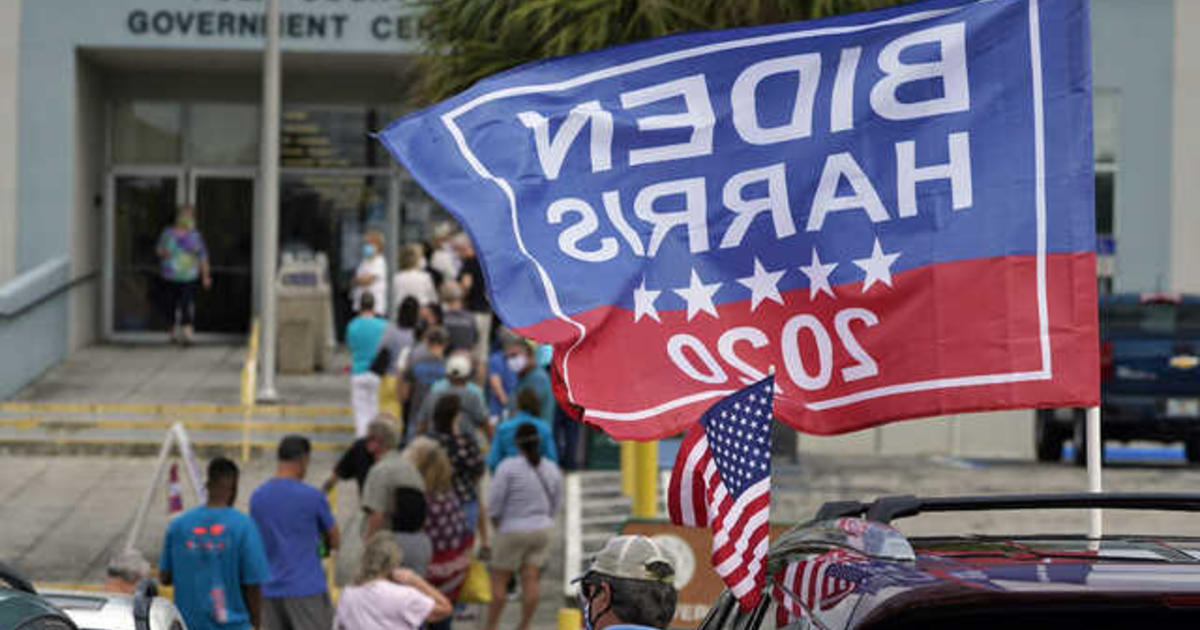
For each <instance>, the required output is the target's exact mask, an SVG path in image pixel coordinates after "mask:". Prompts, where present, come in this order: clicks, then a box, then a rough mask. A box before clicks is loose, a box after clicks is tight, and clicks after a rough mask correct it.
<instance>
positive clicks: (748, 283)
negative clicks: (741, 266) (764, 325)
mask: <svg viewBox="0 0 1200 630" xmlns="http://www.w3.org/2000/svg"><path fill="white" fill-rule="evenodd" d="M784 273H785V272H784V271H783V270H780V271H767V270H766V268H764V267H763V265H762V262H760V261H759V260H758V257H755V258H754V275H753V276H750V277H749V278H738V283H739V284H741V285H742V286H744V287H746V288H747V289H750V312H751V313H753V312H754V311H755V309H757V308H758V305H759V304H761V303H762V301H763V300H771V301H772V302H775V303H776V304H783V296H781V295H779V280H780V279H782V278H783V274H784Z"/></svg>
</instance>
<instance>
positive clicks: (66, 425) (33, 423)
mask: <svg viewBox="0 0 1200 630" xmlns="http://www.w3.org/2000/svg"><path fill="white" fill-rule="evenodd" d="M175 422H182V423H183V426H184V428H186V429H188V430H196V431H241V430H242V429H243V428H244V425H243V423H241V422H237V421H233V420H226V421H222V420H198V419H186V420H180V419H172V420H139V419H134V418H104V419H101V420H80V421H73V420H56V419H47V418H0V427H12V428H16V429H35V428H44V429H58V430H63V431H82V430H85V429H161V430H164V431H165V430H167V429H169V428H171V425H172V424H174V423H175ZM250 430H251V431H253V432H282V431H286V432H291V433H353V432H354V425H353V424H352V423H350V422H347V423H346V424H335V423H331V422H330V423H325V422H286V421H285V422H275V421H271V422H264V421H261V420H255V421H251V422H250Z"/></svg>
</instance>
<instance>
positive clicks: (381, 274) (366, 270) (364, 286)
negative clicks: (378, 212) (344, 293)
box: [350, 230, 388, 317]
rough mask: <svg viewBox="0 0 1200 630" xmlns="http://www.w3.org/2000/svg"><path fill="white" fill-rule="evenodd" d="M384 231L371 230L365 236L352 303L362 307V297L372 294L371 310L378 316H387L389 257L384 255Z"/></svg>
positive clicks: (352, 292) (352, 291)
mask: <svg viewBox="0 0 1200 630" xmlns="http://www.w3.org/2000/svg"><path fill="white" fill-rule="evenodd" d="M383 244H384V241H383V232H380V231H379V230H370V231H368V232H367V234H366V236H364V237H363V252H362V253H363V259H362V262H360V263H358V269H356V270H355V271H354V288H353V289H352V290H351V291H350V303H351V304H357V305H358V306H359V309H360V310H361V308H362V297H363V296H364V295H367V294H370V295H371V297H372V298H373V299H372V302H371V310H372V312H374V313H375V315H376V316H378V317H386V316H387V278H388V272H387V259H386V258H384V256H383Z"/></svg>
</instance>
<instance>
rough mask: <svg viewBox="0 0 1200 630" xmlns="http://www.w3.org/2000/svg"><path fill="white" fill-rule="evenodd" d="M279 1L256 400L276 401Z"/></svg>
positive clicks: (267, 143)
mask: <svg viewBox="0 0 1200 630" xmlns="http://www.w3.org/2000/svg"><path fill="white" fill-rule="evenodd" d="M279 92H280V59H279V0H267V42H266V47H265V50H264V52H263V94H262V141H261V142H262V145H261V147H260V149H261V151H260V159H261V167H260V168H261V173H262V181H261V182H260V186H261V189H260V190H261V196H260V200H261V203H262V223H261V228H262V259H261V260H262V276H261V278H262V282H261V292H260V296H261V299H262V303H261V307H260V308H259V313H260V314H261V317H262V331H263V337H262V363H261V365H262V388H261V389H260V390H259V400H262V401H266V402H272V401H275V400H278V398H279V394H278V392H276V391H275V345H276V339H275V337H276V332H277V330H276V322H275V266H276V263H277V259H278V258H279V109H280V104H279V100H280V95H279Z"/></svg>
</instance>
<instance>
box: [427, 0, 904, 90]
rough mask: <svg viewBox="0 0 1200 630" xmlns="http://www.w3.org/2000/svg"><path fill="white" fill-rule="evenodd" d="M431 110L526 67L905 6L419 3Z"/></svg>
mask: <svg viewBox="0 0 1200 630" xmlns="http://www.w3.org/2000/svg"><path fill="white" fill-rule="evenodd" d="M420 1H421V4H422V5H423V6H424V7H425V15H424V17H423V20H422V24H423V29H424V30H423V35H424V42H425V52H424V53H423V54H422V55H421V58H420V62H419V64H418V65H419V67H420V70H421V72H420V76H421V79H420V83H419V87H418V90H417V92H416V94H415V96H416V100H417V101H418V102H419V103H421V104H429V103H433V102H436V101H439V100H442V99H444V98H446V97H448V96H451V95H454V94H457V93H458V92H461V91H462V90H464V89H466V88H467V87H469V86H470V85H471V84H473V83H475V82H476V81H478V80H479V79H481V78H483V77H486V76H489V75H492V74H495V73H497V72H500V71H502V70H506V69H508V68H511V67H513V66H517V65H520V64H523V63H527V62H530V61H536V60H539V59H546V58H549V57H561V56H564V55H571V54H575V53H581V52H587V51H591V50H597V49H600V48H607V47H609V46H616V45H619V44H626V43H629V42H634V41H638V40H642V39H648V38H651V37H659V36H662V35H670V34H672V33H682V32H687V31H698V30H710V29H722V28H733V27H738V26H752V25H757V24H770V23H776V22H790V21H796V20H805V19H809V18H816V17H822V16H827V15H833V14H837V13H848V12H852V11H861V10H866V9H873V8H878V7H882V6H890V5H894V4H900V3H901V2H904V1H906V0H420Z"/></svg>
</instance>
